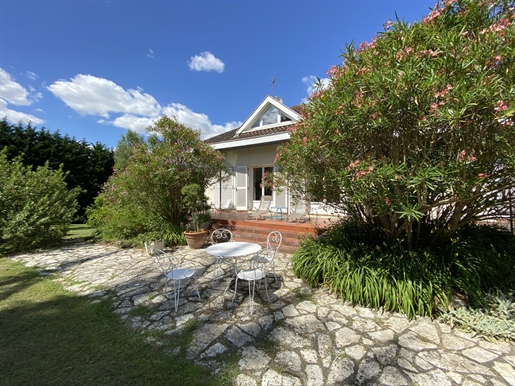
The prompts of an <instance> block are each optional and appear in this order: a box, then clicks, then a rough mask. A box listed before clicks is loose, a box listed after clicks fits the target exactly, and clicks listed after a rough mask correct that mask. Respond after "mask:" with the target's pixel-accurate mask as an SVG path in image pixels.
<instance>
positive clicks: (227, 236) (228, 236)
mask: <svg viewBox="0 0 515 386" xmlns="http://www.w3.org/2000/svg"><path fill="white" fill-rule="evenodd" d="M233 241H234V240H233V238H232V232H231V231H230V230H229V229H225V228H218V229H215V230H214V231H212V232H211V244H212V245H215V244H219V243H230V242H233ZM224 260H225V257H224V256H217V257H216V261H215V266H216V269H215V271H216V272H217V277H222V276H223V275H222V272H223V270H222V263H223V262H224Z"/></svg>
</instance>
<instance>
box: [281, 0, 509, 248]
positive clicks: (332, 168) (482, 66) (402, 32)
mask: <svg viewBox="0 0 515 386" xmlns="http://www.w3.org/2000/svg"><path fill="white" fill-rule="evenodd" d="M513 21H514V1H512V0H485V1H475V0H456V1H452V0H446V1H444V2H443V3H439V4H437V5H436V6H435V8H434V9H432V10H431V13H430V14H429V15H428V16H427V17H425V18H424V19H423V20H422V21H421V22H417V23H415V24H413V25H408V24H407V23H405V22H403V21H400V20H397V21H396V22H393V23H392V22H389V23H386V25H385V31H384V32H383V33H380V34H379V35H378V36H376V37H375V38H374V39H373V40H372V42H370V43H367V42H364V43H362V44H360V45H359V47H358V48H356V47H355V46H354V44H349V45H347V46H346V48H345V50H344V51H343V53H342V58H343V62H342V64H341V65H337V66H334V67H332V68H331V69H330V70H329V71H328V75H329V76H330V80H331V82H330V85H329V87H327V88H325V89H324V88H323V87H321V84H320V85H319V88H318V90H317V91H316V92H315V93H314V94H313V95H312V96H311V98H310V100H309V103H308V104H307V105H305V107H304V113H303V114H304V117H305V118H304V119H303V120H302V121H301V122H300V123H299V124H298V125H297V126H296V127H294V129H293V130H292V133H291V140H290V142H289V143H288V144H286V145H285V146H283V147H282V148H281V149H280V154H279V156H278V159H277V165H278V166H279V167H281V168H282V172H283V175H285V177H286V178H287V180H288V184H289V185H290V186H291V188H292V189H293V191H294V192H297V193H299V194H300V193H304V192H305V193H306V194H307V196H308V198H309V199H312V200H316V201H324V202H327V203H329V204H331V205H333V206H336V207H339V208H341V209H342V210H344V211H345V212H346V213H347V214H348V215H349V216H351V217H353V218H354V219H356V220H358V221H360V222H362V223H367V224H376V225H378V226H380V227H381V228H382V229H383V230H384V233H385V234H386V236H387V240H389V241H390V242H393V241H394V240H399V239H400V238H405V239H406V240H407V241H408V245H409V247H410V248H412V249H413V248H417V247H419V246H430V247H436V246H438V245H441V243H444V242H446V241H447V240H449V238H450V237H451V236H452V235H453V234H454V233H455V232H456V230H457V229H458V228H460V227H461V226H463V225H465V224H467V223H470V222H472V221H476V220H482V219H487V218H489V216H490V214H491V211H492V209H493V208H495V207H496V206H497V205H499V204H500V203H501V202H502V200H503V199H504V198H503V192H506V191H508V190H510V189H513V188H514V185H515V173H514V172H515V170H514V168H515V122H514V117H513V116H514V111H515V92H514V90H515V71H514V68H515V28H514V24H513Z"/></svg>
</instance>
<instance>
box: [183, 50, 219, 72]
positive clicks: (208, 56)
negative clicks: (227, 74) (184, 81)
mask: <svg viewBox="0 0 515 386" xmlns="http://www.w3.org/2000/svg"><path fill="white" fill-rule="evenodd" d="M188 65H189V67H190V70H192V71H217V72H219V73H222V72H224V68H225V64H224V62H222V61H221V60H220V59H218V58H217V57H215V56H214V55H213V54H212V53H211V52H209V51H206V52H202V53H201V54H200V55H195V56H192V57H191V60H190V61H189V62H188Z"/></svg>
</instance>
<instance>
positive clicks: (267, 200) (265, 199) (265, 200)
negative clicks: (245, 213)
mask: <svg viewBox="0 0 515 386" xmlns="http://www.w3.org/2000/svg"><path fill="white" fill-rule="evenodd" d="M271 204H272V196H268V195H263V196H261V201H259V207H258V209H257V210H258V212H259V211H268V209H269V208H270V205H271Z"/></svg>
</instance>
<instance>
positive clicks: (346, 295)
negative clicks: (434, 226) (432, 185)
mask: <svg viewBox="0 0 515 386" xmlns="http://www.w3.org/2000/svg"><path fill="white" fill-rule="evenodd" d="M383 234H384V233H382V232H381V231H380V230H379V229H375V228H374V227H373V226H371V225H363V224H359V223H357V222H354V221H343V222H341V223H338V224H335V225H333V226H332V227H331V228H330V229H329V230H328V231H327V232H326V233H324V234H323V236H322V237H320V238H318V239H313V238H309V239H306V240H304V241H303V242H302V244H301V247H300V248H299V249H298V250H297V251H296V252H295V254H294V255H293V270H294V272H295V274H296V275H297V276H298V277H302V278H304V279H305V280H307V281H308V282H309V283H310V284H311V285H312V286H320V285H323V286H327V287H328V288H329V290H330V291H332V292H334V293H336V294H338V295H339V296H341V297H342V299H344V300H346V301H349V302H350V303H352V304H360V305H363V306H369V307H373V308H383V309H385V310H390V311H395V312H404V313H405V314H406V315H407V316H408V317H410V318H412V317H414V316H415V315H429V316H431V315H433V314H434V313H435V312H436V311H438V310H439V309H442V310H447V309H449V305H450V302H451V299H452V296H453V294H455V293H459V294H460V295H461V296H464V297H466V298H467V299H468V301H469V302H470V304H478V305H479V304H481V302H482V294H483V293H484V292H486V291H488V290H490V289H491V288H498V289H501V290H507V289H508V288H510V287H511V288H514V285H513V278H514V277H515V237H514V236H513V235H511V234H510V233H509V232H506V231H503V230H501V229H495V228H491V227H487V226H467V227H464V228H463V229H462V230H461V231H460V232H458V233H457V234H456V237H454V238H452V239H451V242H449V243H448V244H446V245H444V246H442V247H439V248H438V249H436V250H431V249H430V248H428V247H427V248H420V249H417V250H414V251H410V250H408V249H407V248H406V247H405V243H403V240H399V242H398V243H393V244H388V243H387V242H386V240H385V239H384V236H383Z"/></svg>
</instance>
